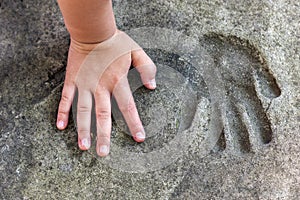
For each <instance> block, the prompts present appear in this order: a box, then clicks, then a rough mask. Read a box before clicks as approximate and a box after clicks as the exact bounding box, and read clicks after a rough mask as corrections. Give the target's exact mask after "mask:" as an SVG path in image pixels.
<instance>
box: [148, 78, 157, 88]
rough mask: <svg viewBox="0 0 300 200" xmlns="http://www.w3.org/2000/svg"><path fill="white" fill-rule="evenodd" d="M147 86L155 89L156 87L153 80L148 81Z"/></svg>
mask: <svg viewBox="0 0 300 200" xmlns="http://www.w3.org/2000/svg"><path fill="white" fill-rule="evenodd" d="M149 84H150V85H151V87H153V88H155V87H156V82H155V79H152V80H151V81H149Z"/></svg>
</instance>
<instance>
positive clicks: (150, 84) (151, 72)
mask: <svg viewBox="0 0 300 200" xmlns="http://www.w3.org/2000/svg"><path fill="white" fill-rule="evenodd" d="M131 56H132V65H133V66H134V67H135V68H136V70H137V71H138V72H139V73H140V76H141V79H142V82H143V84H144V85H145V86H146V87H147V88H148V89H151V90H153V89H155V88H156V82H155V75H156V66H155V64H154V63H153V61H152V60H151V58H150V57H149V56H148V55H147V54H146V53H145V51H144V50H142V49H140V50H137V51H133V52H132V54H131Z"/></svg>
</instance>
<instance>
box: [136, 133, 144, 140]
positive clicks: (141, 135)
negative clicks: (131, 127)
mask: <svg viewBox="0 0 300 200" xmlns="http://www.w3.org/2000/svg"><path fill="white" fill-rule="evenodd" d="M136 137H137V139H139V140H143V139H145V135H144V134H143V133H142V132H138V133H137V134H136Z"/></svg>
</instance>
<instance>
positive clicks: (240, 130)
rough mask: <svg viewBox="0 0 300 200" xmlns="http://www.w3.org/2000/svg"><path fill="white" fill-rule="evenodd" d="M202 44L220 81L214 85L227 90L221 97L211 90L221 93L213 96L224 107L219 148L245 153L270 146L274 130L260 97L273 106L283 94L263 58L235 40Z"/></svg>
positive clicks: (217, 39) (219, 38)
mask: <svg viewBox="0 0 300 200" xmlns="http://www.w3.org/2000/svg"><path fill="white" fill-rule="evenodd" d="M201 44H202V45H203V46H204V47H205V49H206V50H207V51H208V52H209V54H210V55H211V56H212V57H213V59H214V70H213V73H215V77H216V78H218V79H219V80H215V81H220V83H221V85H222V86H223V90H224V91H222V94H220V91H219V90H215V89H213V88H210V93H219V94H217V95H216V94H214V95H215V96H218V99H217V101H218V105H222V108H220V110H221V112H220V113H221V118H222V124H223V133H222V135H221V137H220V139H219V142H218V144H219V147H221V148H223V149H225V148H226V149H227V150H232V151H234V152H241V153H244V152H251V151H252V150H255V149H257V148H259V147H261V145H263V144H268V143H269V142H270V141H271V140H272V128H271V124H270V121H269V119H268V116H267V114H266V111H267V109H268V106H263V103H262V99H261V97H262V96H264V97H263V98H265V99H266V100H267V101H268V102H269V104H270V103H271V101H272V99H274V98H276V97H278V96H279V95H280V93H281V91H280V88H279V87H278V85H277V83H276V80H275V78H274V76H273V75H272V74H271V72H270V71H269V69H268V66H267V62H266V60H265V59H264V58H263V56H262V54H261V53H260V52H259V51H257V49H256V48H254V47H253V46H252V45H250V44H249V42H247V41H243V40H241V39H239V38H236V37H225V36H220V35H215V34H212V35H210V36H205V37H204V39H203V41H202V42H201ZM208 72H209V71H208ZM211 72H212V71H211ZM203 75H204V76H206V75H205V74H203ZM210 76H211V77H213V76H214V75H213V74H211V75H210ZM208 85H210V84H208Z"/></svg>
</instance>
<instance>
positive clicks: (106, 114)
mask: <svg viewBox="0 0 300 200" xmlns="http://www.w3.org/2000/svg"><path fill="white" fill-rule="evenodd" d="M110 117H111V114H110V112H109V111H108V110H99V111H98V112H97V119H109V118H110Z"/></svg>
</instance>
